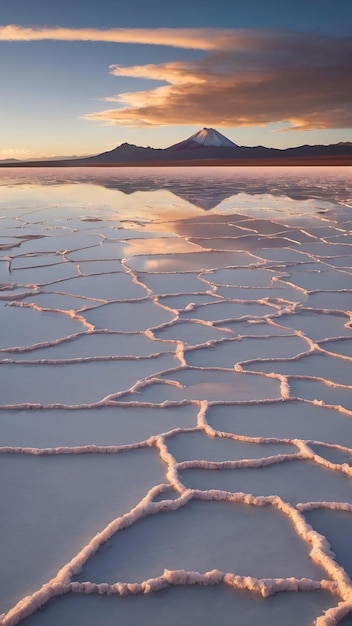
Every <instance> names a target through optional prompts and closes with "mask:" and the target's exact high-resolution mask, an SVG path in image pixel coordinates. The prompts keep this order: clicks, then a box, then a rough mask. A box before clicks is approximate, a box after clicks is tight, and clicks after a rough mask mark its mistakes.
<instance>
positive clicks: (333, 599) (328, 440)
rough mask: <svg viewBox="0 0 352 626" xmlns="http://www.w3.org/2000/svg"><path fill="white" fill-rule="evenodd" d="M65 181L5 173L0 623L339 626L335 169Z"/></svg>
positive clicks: (344, 442)
mask: <svg viewBox="0 0 352 626" xmlns="http://www.w3.org/2000/svg"><path fill="white" fill-rule="evenodd" d="M64 174H65V176H64V177H63V170H60V172H58V171H56V170H55V169H54V168H50V169H45V168H35V169H33V170H6V169H2V170H1V172H0V189H1V195H0V226H1V234H0V281H1V282H0V328H1V334H0V465H1V473H0V475H1V479H0V484H1V494H0V495H1V502H2V506H1V515H0V533H1V538H2V541H1V545H0V562H1V564H2V567H1V573H0V616H1V617H0V623H1V624H2V626H13V625H15V624H19V623H21V624H24V626H42V625H43V626H44V625H45V626H59V625H61V624H62V623H63V622H65V623H74V624H75V626H93V625H94V626H96V624H98V623H104V624H106V625H107V626H109V625H110V624H111V625H112V624H115V623H116V620H118V622H119V624H122V626H127V625H128V624H132V623H133V624H137V623H142V622H144V623H153V624H154V623H155V624H160V625H161V624H165V623H166V622H168V623H169V624H171V626H176V624H180V623H182V624H189V623H192V624H195V625H196V626H208V625H209V626H210V625H211V624H214V623H216V622H219V618H218V616H219V613H220V612H221V614H222V616H223V617H222V621H221V623H222V624H227V623H229V624H230V623H233V621H232V620H230V621H226V620H228V619H229V616H230V615H234V614H235V615H236V624H238V625H239V626H245V625H246V624H248V623H250V624H255V623H258V624H259V623H260V624H263V625H265V626H269V625H270V626H271V625H274V624H283V623H285V624H287V625H291V624H292V626H309V625H313V624H317V625H318V626H330V625H331V624H337V623H341V624H342V625H343V626H349V625H350V624H351V623H352V585H351V579H350V577H351V562H352V556H351V555H352V550H351V545H350V543H351V542H350V541H349V537H350V534H351V531H352V490H351V477H352V367H351V366H352V352H351V340H352V283H351V272H352V267H351V259H352V230H351V229H352V213H351V211H352V208H351V197H352V184H351V173H350V170H349V169H348V168H331V169H328V168H286V167H280V168H226V167H224V168H192V169H190V168H177V170H172V169H169V168H163V169H161V170H158V169H157V168H146V169H139V168H135V169H133V168H131V169H130V168H122V169H117V170H115V169H114V168H102V169H94V168H90V169H88V168H87V169H83V168H82V169H76V168H75V169H74V170H70V169H67V170H65V171H64ZM63 178H64V181H65V182H63ZM148 181H149V182H148ZM39 609H40V611H39ZM175 616H176V617H175Z"/></svg>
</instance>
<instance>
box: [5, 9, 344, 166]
mask: <svg viewBox="0 0 352 626" xmlns="http://www.w3.org/2000/svg"><path fill="white" fill-rule="evenodd" d="M10 25H13V26H12V27H10ZM351 28H352V2H351V0H334V1H333V0H294V1H293V0H292V1H288V0H271V1H270V0H246V1H245V2H240V1H238V0H217V1H216V0H212V1H210V0H177V2H170V1H169V0H163V1H161V0H149V2H145V0H143V1H142V0H129V2H121V1H120V0H75V1H73V0H60V2H56V1H55V2H54V1H53V0H16V2H14V1H13V0H1V3H0V77H1V80H0V120H1V122H0V124H1V127H0V128H1V133H0V159H1V158H8V157H15V158H31V157H39V156H53V155H73V154H78V155H79V154H82V155H83V154H96V153H98V152H102V151H104V150H107V149H111V148H113V147H115V146H116V145H119V144H120V143H122V142H124V141H128V142H130V143H135V144H138V145H151V146H154V147H166V146H168V145H170V144H172V143H176V142H178V141H181V140H182V139H184V138H186V137H188V136H189V135H191V134H192V133H193V132H195V131H196V130H198V129H199V128H202V127H203V126H212V127H215V128H218V129H219V130H220V131H221V132H222V133H223V134H225V135H226V136H228V137H229V138H230V139H232V140H233V141H234V142H235V143H238V144H240V145H260V144H261V145H266V146H276V147H281V148H284V147H288V146H294V145H302V144H305V143H310V144H312V143H325V144H327V143H335V142H338V141H352V130H351V128H352V88H351V80H350V75H351V74H352V67H351V65H352V61H351V59H352V37H351Z"/></svg>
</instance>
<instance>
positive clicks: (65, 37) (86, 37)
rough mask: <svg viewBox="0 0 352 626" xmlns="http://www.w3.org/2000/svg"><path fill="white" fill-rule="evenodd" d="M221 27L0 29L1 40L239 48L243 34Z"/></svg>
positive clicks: (244, 33) (16, 27) (22, 27)
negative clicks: (235, 33)
mask: <svg viewBox="0 0 352 626" xmlns="http://www.w3.org/2000/svg"><path fill="white" fill-rule="evenodd" d="M236 32H237V36H236V37H237V39H236V37H234V31H233V30H231V29H223V28H219V29H216V28H153V29H152V28H111V29H105V30H102V29H98V28H62V27H54V28H27V27H24V26H18V25H16V24H9V25H8V26H0V41H44V40H52V41H97V42H98V41H105V42H107V43H131V44H150V45H157V46H171V47H175V48H189V49H196V50H214V49H226V48H227V47H231V48H232V47H233V46H236V47H237V46H241V45H243V44H242V43H241V42H242V40H243V39H247V38H248V34H247V32H246V31H241V30H238V31H236Z"/></svg>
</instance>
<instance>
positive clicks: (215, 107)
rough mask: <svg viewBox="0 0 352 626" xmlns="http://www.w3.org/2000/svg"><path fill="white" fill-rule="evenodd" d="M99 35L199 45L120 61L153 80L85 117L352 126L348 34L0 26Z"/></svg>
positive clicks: (59, 35)
mask: <svg viewBox="0 0 352 626" xmlns="http://www.w3.org/2000/svg"><path fill="white" fill-rule="evenodd" d="M49 39H50V40H60V41H91V42H94V41H97V42H98V41H106V42H116V43H130V44H151V45H158V46H172V47H175V48H189V49H197V50H200V51H204V53H205V54H204V56H203V58H202V59H200V60H197V61H188V62H187V61H173V62H169V63H161V64H148V65H135V66H132V67H122V66H118V65H112V66H111V67H110V72H111V74H113V75H114V76H116V77H122V76H124V77H135V78H139V79H140V78H143V79H153V80H160V81H161V83H164V84H162V85H161V86H160V87H158V88H153V89H149V90H148V89H147V90H144V91H134V92H128V93H122V94H119V95H117V96H108V97H106V98H104V100H106V101H108V102H115V103H116V106H115V108H110V109H107V110H105V111H97V112H93V113H90V114H87V115H86V116H85V118H86V119H89V120H94V121H100V122H105V123H108V124H119V125H132V126H149V125H152V126H153V125H157V126H159V125H163V124H164V125H174V124H184V125H186V124H188V125H198V124H201V125H209V124H211V125H216V126H223V127H226V126H227V127H229V126H258V125H265V124H268V123H272V122H287V123H288V125H290V126H291V127H292V128H293V129H295V128H298V129H300V130H302V129H316V128H348V127H351V126H352V83H351V80H350V76H351V73H352V38H347V37H345V38H342V37H334V36H323V35H317V34H314V33H313V34H312V33H311V34H308V33H295V32H290V31H272V30H266V31H263V30H231V29H210V28H206V29H204V28H196V29H172V28H162V29H128V28H127V29H109V30H99V29H90V28H86V29H71V28H36V29H34V28H24V27H21V26H16V25H10V26H3V27H0V41H1V40H3V41H40V40H49Z"/></svg>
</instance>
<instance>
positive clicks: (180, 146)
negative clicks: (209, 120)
mask: <svg viewBox="0 0 352 626" xmlns="http://www.w3.org/2000/svg"><path fill="white" fill-rule="evenodd" d="M238 147H239V146H237V145H236V144H235V143H233V141H230V139H228V138H227V137H225V135H222V134H221V133H219V131H218V130H215V129H214V128H203V129H202V130H198V131H197V132H196V133H194V135H191V137H189V138H188V139H185V141H181V142H180V143H176V144H175V145H173V146H170V148H167V149H168V150H170V151H177V150H195V149H197V148H238Z"/></svg>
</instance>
